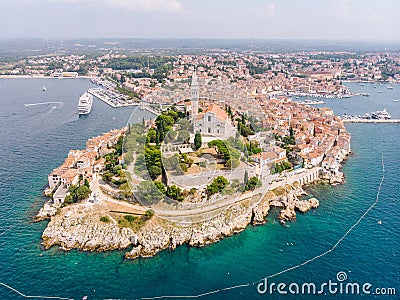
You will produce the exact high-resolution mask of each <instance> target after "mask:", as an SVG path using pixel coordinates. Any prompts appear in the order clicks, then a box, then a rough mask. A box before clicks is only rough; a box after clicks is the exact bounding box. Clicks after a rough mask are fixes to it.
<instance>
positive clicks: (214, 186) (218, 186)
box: [207, 176, 229, 196]
mask: <svg viewBox="0 0 400 300" xmlns="http://www.w3.org/2000/svg"><path fill="white" fill-rule="evenodd" d="M228 184H229V181H228V179H226V178H225V177H224V176H218V177H217V178H215V179H214V180H213V182H212V183H210V184H209V185H208V186H207V195H208V196H211V195H214V194H216V193H218V192H220V191H222V190H223V189H224V188H225V187H226V186H227V185H228Z"/></svg>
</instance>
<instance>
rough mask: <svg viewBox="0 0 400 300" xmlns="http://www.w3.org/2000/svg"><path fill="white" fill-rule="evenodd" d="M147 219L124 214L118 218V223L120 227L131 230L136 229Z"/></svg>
mask: <svg viewBox="0 0 400 300" xmlns="http://www.w3.org/2000/svg"><path fill="white" fill-rule="evenodd" d="M147 220H148V218H147V217H137V216H132V215H125V216H123V217H122V218H121V219H119V220H118V225H119V226H120V227H125V228H130V229H132V230H133V231H138V230H139V229H140V228H141V227H142V226H143V225H144V223H145V222H146V221H147Z"/></svg>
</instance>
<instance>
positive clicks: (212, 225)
mask: <svg viewBox="0 0 400 300" xmlns="http://www.w3.org/2000/svg"><path fill="white" fill-rule="evenodd" d="M304 194H305V192H304V190H303V189H302V188H301V186H300V184H295V185H294V186H289V185H287V186H285V187H281V188H280V189H274V190H272V191H268V192H267V194H266V195H265V197H264V198H263V199H262V200H261V201H259V203H258V204H257V205H254V206H253V207H252V206H251V205H249V201H246V200H243V201H241V202H237V203H235V204H233V205H232V206H230V207H229V208H228V209H226V210H224V211H222V212H221V213H220V214H219V215H217V216H216V217H215V218H213V219H211V220H207V221H203V222H199V223H195V224H191V225H185V226H184V225H180V224H178V223H174V222H171V221H168V220H165V219H162V218H160V217H157V216H153V217H152V218H150V219H149V220H148V221H147V222H146V223H145V224H144V226H143V227H141V228H140V229H138V230H136V231H134V230H132V229H131V228H121V227H120V226H119V224H118V222H116V221H115V220H111V221H110V222H107V223H104V222H101V221H99V214H98V212H97V211H98V208H97V207H96V205H93V204H88V203H78V204H73V205H70V206H67V207H64V208H62V209H61V211H60V212H59V213H58V214H57V215H55V216H52V217H51V219H50V222H49V224H48V226H47V228H46V229H45V231H44V232H43V235H42V239H43V243H42V244H43V246H44V247H45V248H46V249H48V248H50V247H52V246H55V245H58V246H59V247H60V248H61V249H62V250H65V251H68V250H71V249H78V250H82V251H99V252H101V251H108V250H122V249H127V248H128V247H132V249H131V250H130V251H128V252H126V253H125V258H127V259H134V258H138V257H152V256H154V255H156V254H157V253H158V252H160V251H162V250H165V249H171V250H174V249H175V248H176V247H178V246H180V245H183V244H187V245H189V246H191V247H202V246H205V245H208V244H211V243H215V242H217V241H219V240H220V239H222V238H224V237H228V236H231V235H233V234H235V233H238V232H240V231H243V230H244V229H245V228H246V227H247V226H248V225H250V224H252V225H259V224H263V223H265V222H266V220H265V217H266V216H267V215H268V212H269V210H270V207H271V206H282V207H283V209H282V211H281V213H280V216H279V218H280V219H281V220H292V219H294V218H295V217H296V211H299V212H302V213H304V212H307V211H308V210H310V209H313V208H316V207H318V205H319V202H318V200H316V199H314V198H311V199H308V200H299V199H298V197H299V196H302V195H304ZM98 205H101V204H98Z"/></svg>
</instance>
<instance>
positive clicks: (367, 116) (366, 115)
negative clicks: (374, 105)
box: [362, 113, 371, 120]
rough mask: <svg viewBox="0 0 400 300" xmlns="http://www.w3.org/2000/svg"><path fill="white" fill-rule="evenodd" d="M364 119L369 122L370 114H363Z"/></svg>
mask: <svg viewBox="0 0 400 300" xmlns="http://www.w3.org/2000/svg"><path fill="white" fill-rule="evenodd" d="M362 118H363V119H367V120H369V119H371V115H370V114H369V113H365V114H363V116H362Z"/></svg>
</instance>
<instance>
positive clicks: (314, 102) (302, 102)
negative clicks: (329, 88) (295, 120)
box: [299, 99, 325, 105]
mask: <svg viewBox="0 0 400 300" xmlns="http://www.w3.org/2000/svg"><path fill="white" fill-rule="evenodd" d="M299 104H305V105H317V104H325V102H324V101H322V100H311V99H307V100H304V101H301V102H299Z"/></svg>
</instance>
